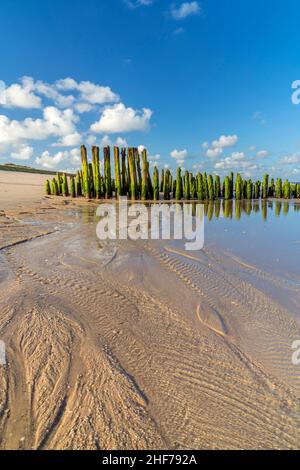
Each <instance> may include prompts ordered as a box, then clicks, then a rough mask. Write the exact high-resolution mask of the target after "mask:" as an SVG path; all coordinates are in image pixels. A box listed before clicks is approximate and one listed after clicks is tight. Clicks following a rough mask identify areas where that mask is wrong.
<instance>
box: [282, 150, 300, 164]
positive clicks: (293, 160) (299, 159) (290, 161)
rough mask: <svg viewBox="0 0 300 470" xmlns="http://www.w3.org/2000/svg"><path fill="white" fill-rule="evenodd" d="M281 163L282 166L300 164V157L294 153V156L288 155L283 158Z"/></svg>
mask: <svg viewBox="0 0 300 470" xmlns="http://www.w3.org/2000/svg"><path fill="white" fill-rule="evenodd" d="M280 163H281V164H282V165H293V164H294V163H300V156H299V154H298V153H293V154H292V155H286V156H284V157H283V158H281V160H280Z"/></svg>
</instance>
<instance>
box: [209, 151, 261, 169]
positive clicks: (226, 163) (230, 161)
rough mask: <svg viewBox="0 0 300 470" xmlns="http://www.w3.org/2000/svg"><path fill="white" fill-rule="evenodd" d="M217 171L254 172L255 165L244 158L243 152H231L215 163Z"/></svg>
mask: <svg viewBox="0 0 300 470" xmlns="http://www.w3.org/2000/svg"><path fill="white" fill-rule="evenodd" d="M215 168H216V169H218V170H232V169H234V170H241V169H243V170H256V169H257V165H256V164H255V163H254V162H253V161H251V160H248V159H247V158H246V155H245V153H244V152H233V153H232V154H231V155H230V156H229V157H226V158H224V160H221V161H219V162H216V163H215Z"/></svg>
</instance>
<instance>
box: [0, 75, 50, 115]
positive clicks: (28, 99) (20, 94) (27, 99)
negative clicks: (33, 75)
mask: <svg viewBox="0 0 300 470" xmlns="http://www.w3.org/2000/svg"><path fill="white" fill-rule="evenodd" d="M0 85H1V86H0V106H1V105H2V106H4V107H6V108H23V109H37V108H40V107H41V105H42V101H41V98H40V97H39V96H36V95H35V94H34V93H33V91H32V90H33V87H32V85H33V82H32V81H31V80H30V79H27V78H23V79H22V80H21V85H19V84H18V83H13V84H12V85H10V86H9V87H6V85H5V83H4V82H0Z"/></svg>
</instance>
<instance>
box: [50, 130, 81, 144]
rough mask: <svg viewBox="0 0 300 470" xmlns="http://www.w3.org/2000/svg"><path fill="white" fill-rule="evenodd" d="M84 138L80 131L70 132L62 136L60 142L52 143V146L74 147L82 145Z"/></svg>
mask: <svg viewBox="0 0 300 470" xmlns="http://www.w3.org/2000/svg"><path fill="white" fill-rule="evenodd" d="M81 140H82V137H81V135H80V134H79V133H78V132H74V133H73V134H68V135H65V136H64V137H62V138H61V139H60V140H59V141H58V142H56V143H55V144H53V145H52V147H73V146H74V145H80V143H81Z"/></svg>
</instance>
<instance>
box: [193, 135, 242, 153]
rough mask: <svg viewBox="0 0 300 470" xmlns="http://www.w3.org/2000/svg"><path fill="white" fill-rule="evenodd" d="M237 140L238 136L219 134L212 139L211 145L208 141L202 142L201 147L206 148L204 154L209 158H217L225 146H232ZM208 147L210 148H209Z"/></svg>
mask: <svg viewBox="0 0 300 470" xmlns="http://www.w3.org/2000/svg"><path fill="white" fill-rule="evenodd" d="M237 141H238V136H237V135H236V134H233V135H221V136H220V137H219V138H218V139H216V140H213V142H212V143H211V146H209V143H208V142H204V143H203V144H202V148H203V149H207V150H206V152H205V155H206V156H207V157H209V158H218V157H220V156H221V155H222V153H223V150H224V149H225V148H229V147H233V146H234V145H235V144H236V143H237ZM209 147H210V148H209Z"/></svg>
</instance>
